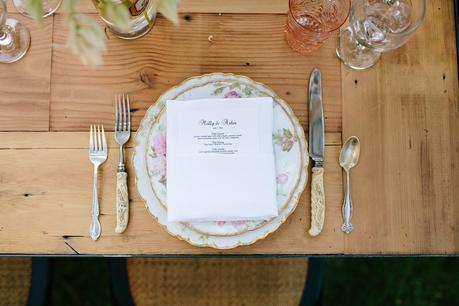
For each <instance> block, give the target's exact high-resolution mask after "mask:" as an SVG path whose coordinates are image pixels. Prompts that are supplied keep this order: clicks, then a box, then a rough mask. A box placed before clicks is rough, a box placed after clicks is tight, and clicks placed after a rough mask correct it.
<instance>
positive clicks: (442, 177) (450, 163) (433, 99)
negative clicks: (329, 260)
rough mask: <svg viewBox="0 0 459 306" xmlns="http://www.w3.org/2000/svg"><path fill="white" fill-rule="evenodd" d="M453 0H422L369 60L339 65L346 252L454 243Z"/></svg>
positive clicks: (455, 247) (457, 178)
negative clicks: (389, 48)
mask: <svg viewBox="0 0 459 306" xmlns="http://www.w3.org/2000/svg"><path fill="white" fill-rule="evenodd" d="M452 3H453V2H452V1H449V0H437V1H428V8H427V16H426V19H425V21H424V24H423V25H422V26H421V28H420V29H419V30H418V33H416V34H415V35H414V37H413V38H412V39H411V40H410V41H409V42H408V43H407V44H406V45H405V46H404V47H402V48H401V49H398V50H396V51H393V52H389V53H386V54H383V56H382V58H381V60H380V62H379V63H378V64H377V65H376V67H374V68H372V69H370V70H368V71H364V72H357V71H352V70H350V69H347V68H346V69H345V68H343V70H342V79H343V83H342V86H343V101H345V102H343V139H345V138H346V137H348V136H350V135H357V136H359V137H360V140H361V142H362V154H361V160H360V164H359V165H358V167H357V168H355V170H353V172H352V180H353V181H352V183H353V184H352V187H353V188H352V191H353V197H354V198H353V200H354V213H355V215H354V222H353V223H354V225H355V230H354V232H353V233H352V234H351V235H349V236H346V247H345V253H350V254H353V253H372V254H382V253H436V254H450V253H458V252H459V239H458V238H459V227H458V224H459V206H458V204H459V96H458V72H457V65H456V45H455V43H456V42H455V30H454V13H453V5H452Z"/></svg>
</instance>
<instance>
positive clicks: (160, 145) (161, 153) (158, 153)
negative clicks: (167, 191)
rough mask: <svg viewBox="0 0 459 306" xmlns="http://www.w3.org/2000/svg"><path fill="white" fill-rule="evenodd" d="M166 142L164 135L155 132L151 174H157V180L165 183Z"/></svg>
mask: <svg viewBox="0 0 459 306" xmlns="http://www.w3.org/2000/svg"><path fill="white" fill-rule="evenodd" d="M166 152H167V144H166V135H165V134H157V135H156V136H155V137H154V138H153V146H152V153H151V157H152V158H153V169H152V172H153V173H152V174H153V176H159V182H160V183H161V184H163V185H166V181H167V179H166V173H167V160H166Z"/></svg>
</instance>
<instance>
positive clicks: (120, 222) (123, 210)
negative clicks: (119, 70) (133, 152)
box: [115, 94, 131, 233]
mask: <svg viewBox="0 0 459 306" xmlns="http://www.w3.org/2000/svg"><path fill="white" fill-rule="evenodd" d="M130 136H131V107H130V103H129V96H128V95H124V94H123V95H122V96H120V95H118V96H117V97H115V141H116V142H117V143H118V144H119V145H120V163H119V165H118V172H117V174H116V228H115V232H117V233H122V232H124V230H125V229H126V227H127V225H128V221H129V194H128V187H127V172H126V167H125V166H124V151H123V146H124V144H126V142H128V140H129V138H130Z"/></svg>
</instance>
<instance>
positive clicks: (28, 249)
mask: <svg viewBox="0 0 459 306" xmlns="http://www.w3.org/2000/svg"><path fill="white" fill-rule="evenodd" d="M4 134H5V133H2V134H1V135H0V136H4ZM7 134H8V141H7V143H8V146H7V148H5V147H1V148H0V169H1V170H0V181H1V184H0V196H1V199H2V213H1V214H0V254H2V253H3V254H11V253H21V254H26V253H27V254H77V253H78V254H126V255H129V254H138V255H140V254H143V255H148V254H218V253H227V254H229V253H234V254H249V253H252V254H263V253H266V254H276V253H279V254H289V253H294V254H303V253H342V252H343V246H344V243H343V235H342V234H341V233H340V232H339V220H340V218H341V212H340V205H339V203H340V201H341V193H342V186H341V176H342V175H341V170H340V168H339V165H338V162H337V156H338V154H339V147H340V145H339V144H330V145H329V144H328V142H327V147H326V160H327V162H326V164H325V167H326V169H327V171H326V172H325V189H326V190H330V192H329V193H328V198H327V201H328V203H329V206H328V207H327V211H326V214H327V221H326V223H325V226H324V230H323V232H322V234H321V236H320V239H318V238H311V237H310V236H309V235H308V234H307V229H308V228H309V220H310V218H309V214H310V212H309V207H310V195H309V194H310V193H309V187H308V188H307V189H306V190H305V191H304V193H303V195H302V197H301V200H300V202H299V204H298V207H297V209H296V210H295V212H294V214H293V215H292V216H290V217H289V218H288V219H287V221H286V222H285V224H283V225H282V226H281V227H280V228H279V230H278V231H276V232H275V233H273V234H271V235H269V236H268V238H266V239H265V240H263V241H259V242H257V243H256V244H254V245H252V246H246V247H239V248H236V249H234V250H229V251H225V252H222V251H216V250H212V249H209V248H197V247H193V246H191V245H189V244H188V243H186V242H183V241H179V240H177V239H176V238H173V237H172V236H170V235H169V234H168V233H167V232H166V231H165V230H164V229H163V228H162V227H161V226H159V224H158V223H157V222H156V221H155V220H154V218H153V217H152V216H151V215H150V213H149V212H148V211H147V209H146V207H145V204H144V202H143V200H142V199H141V198H140V196H139V194H138V193H137V190H136V186H135V182H134V180H133V177H134V176H133V175H131V176H130V178H129V188H130V191H131V192H130V194H129V195H130V210H131V211H130V221H129V225H128V228H127V230H126V231H125V232H124V233H123V234H116V233H115V232H114V229H115V225H116V213H115V186H116V168H117V163H118V154H117V150H116V149H112V150H110V151H109V158H108V160H107V162H106V163H104V165H103V166H102V167H101V175H100V184H101V186H100V199H101V200H100V207H101V217H100V222H101V225H102V234H101V238H99V240H98V241H97V242H94V241H92V240H91V238H89V236H88V228H89V223H90V208H91V199H92V192H91V190H92V165H91V163H90V162H89V160H88V151H87V145H88V137H87V134H83V133H74V132H54V133H53V132H52V133H47V132H45V133H40V132H36V133H34V139H35V141H34V143H42V144H43V148H40V149H37V147H36V146H35V145H34V144H32V145H30V147H31V148H27V145H25V143H24V141H23V137H22V136H23V134H24V133H7ZM28 134H30V133H28ZM107 136H112V135H107ZM339 136H340V135H339V134H336V135H329V134H327V136H326V139H330V140H332V142H333V140H335V141H336V140H337V139H339ZM14 139H16V141H15V140H14ZM108 142H109V147H110V148H112V147H113V146H114V145H115V144H114V139H113V138H112V137H108ZM46 144H49V145H46ZM131 154H132V149H130V148H129V149H128V150H127V156H131ZM128 173H131V174H132V173H133V169H132V167H131V164H130V163H128Z"/></svg>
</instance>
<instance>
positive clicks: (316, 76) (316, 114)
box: [309, 68, 325, 236]
mask: <svg viewBox="0 0 459 306" xmlns="http://www.w3.org/2000/svg"><path fill="white" fill-rule="evenodd" d="M324 143H325V134H324V110H323V103H322V78H321V73H320V70H319V69H317V68H315V69H314V70H313V71H312V73H311V77H310V79H309V155H310V156H311V159H312V161H313V167H312V180H311V228H310V229H309V235H311V236H317V235H319V234H320V232H321V231H322V228H323V226H324V220H325V193H324V180H323V175H324V168H323V163H324Z"/></svg>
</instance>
